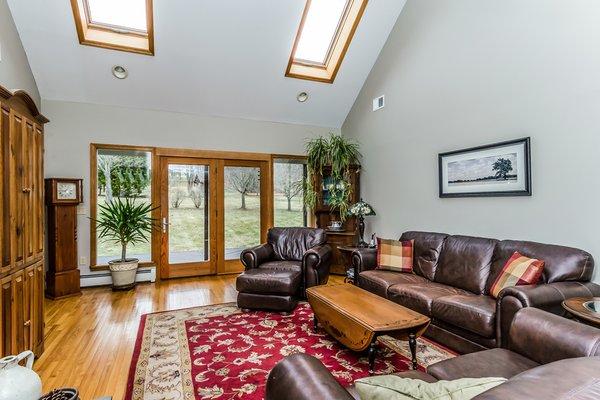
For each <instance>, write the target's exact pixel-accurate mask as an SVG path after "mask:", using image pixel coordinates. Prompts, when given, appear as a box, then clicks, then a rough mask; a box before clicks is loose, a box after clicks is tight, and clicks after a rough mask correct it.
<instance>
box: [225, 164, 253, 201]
mask: <svg viewBox="0 0 600 400" xmlns="http://www.w3.org/2000/svg"><path fill="white" fill-rule="evenodd" d="M225 187H226V188H227V189H233V190H235V191H237V192H238V193H239V194H240V195H241V205H240V210H246V209H247V207H246V196H248V195H249V194H253V193H258V192H259V191H260V176H259V171H258V170H257V169H256V168H248V167H238V168H227V169H226V171H225Z"/></svg>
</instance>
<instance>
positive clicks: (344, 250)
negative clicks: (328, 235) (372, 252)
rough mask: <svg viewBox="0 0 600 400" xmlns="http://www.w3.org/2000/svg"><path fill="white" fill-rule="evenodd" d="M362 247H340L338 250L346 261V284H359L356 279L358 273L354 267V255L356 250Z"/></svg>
mask: <svg viewBox="0 0 600 400" xmlns="http://www.w3.org/2000/svg"><path fill="white" fill-rule="evenodd" d="M359 249H361V247H356V246H338V250H339V251H340V254H341V256H342V258H343V260H344V268H345V269H346V273H345V275H344V276H345V277H344V282H345V283H352V284H355V285H356V284H357V283H358V280H357V279H356V271H355V268H354V266H353V265H352V253H353V252H354V250H359Z"/></svg>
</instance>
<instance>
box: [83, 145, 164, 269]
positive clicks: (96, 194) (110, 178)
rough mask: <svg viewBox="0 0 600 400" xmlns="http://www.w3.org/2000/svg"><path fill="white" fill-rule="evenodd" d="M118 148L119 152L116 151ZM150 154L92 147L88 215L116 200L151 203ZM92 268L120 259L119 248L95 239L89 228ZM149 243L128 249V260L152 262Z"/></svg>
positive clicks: (147, 152)
mask: <svg viewBox="0 0 600 400" xmlns="http://www.w3.org/2000/svg"><path fill="white" fill-rule="evenodd" d="M119 147H120V148H119ZM152 154H153V153H152V151H151V150H150V149H144V148H134V147H131V148H129V147H127V146H122V147H121V146H107V147H101V145H99V146H95V145H92V156H95V159H93V160H92V168H93V171H91V173H92V187H91V205H90V213H91V215H92V216H93V218H97V217H98V212H99V207H98V205H99V204H103V203H106V202H110V201H111V200H112V199H115V198H121V199H126V198H134V199H135V201H136V202H142V203H151V202H152ZM91 228H92V229H91V233H92V235H91V238H92V239H91V257H90V258H91V260H90V261H91V263H92V264H91V265H93V266H104V265H107V264H108V261H110V260H114V259H116V258H119V257H120V245H119V244H118V243H113V242H109V241H105V240H100V239H98V237H97V231H96V227H95V225H94V223H93V222H92V227H91ZM151 248H152V246H151V243H142V244H138V245H129V246H127V257H128V258H137V259H139V260H140V262H150V261H152V251H151Z"/></svg>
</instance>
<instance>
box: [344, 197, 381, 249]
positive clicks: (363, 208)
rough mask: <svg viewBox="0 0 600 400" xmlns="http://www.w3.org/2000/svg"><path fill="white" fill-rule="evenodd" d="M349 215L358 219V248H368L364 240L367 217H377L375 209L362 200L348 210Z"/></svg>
mask: <svg viewBox="0 0 600 400" xmlns="http://www.w3.org/2000/svg"><path fill="white" fill-rule="evenodd" d="M348 214H350V215H354V216H355V217H358V234H359V242H358V247H367V246H368V244H367V242H365V239H364V236H365V216H369V215H377V214H375V210H373V207H371V205H370V204H369V203H366V202H364V201H363V199H360V201H359V202H358V203H355V204H353V205H351V206H350V209H349V210H348Z"/></svg>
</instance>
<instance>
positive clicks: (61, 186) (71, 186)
mask: <svg viewBox="0 0 600 400" xmlns="http://www.w3.org/2000/svg"><path fill="white" fill-rule="evenodd" d="M56 199H57V200H77V185H76V184H75V183H73V182H58V183H57V184H56Z"/></svg>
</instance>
